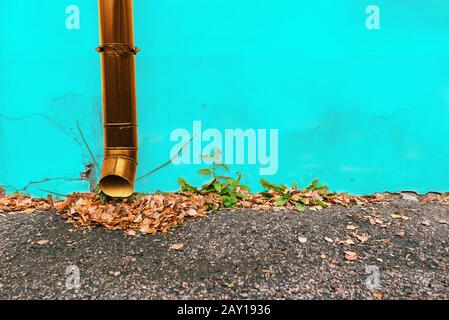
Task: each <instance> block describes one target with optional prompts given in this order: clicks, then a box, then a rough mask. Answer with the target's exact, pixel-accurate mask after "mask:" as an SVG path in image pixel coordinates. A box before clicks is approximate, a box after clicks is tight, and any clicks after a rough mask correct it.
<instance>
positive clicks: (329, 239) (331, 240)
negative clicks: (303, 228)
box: [324, 237, 334, 243]
mask: <svg viewBox="0 0 449 320" xmlns="http://www.w3.org/2000/svg"><path fill="white" fill-rule="evenodd" d="M324 240H325V241H326V242H329V243H333V242H334V240H333V239H331V238H329V237H324Z"/></svg>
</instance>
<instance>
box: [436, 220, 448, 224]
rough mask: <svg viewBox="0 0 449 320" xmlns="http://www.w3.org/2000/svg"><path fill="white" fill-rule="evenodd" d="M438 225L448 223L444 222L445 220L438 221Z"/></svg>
mask: <svg viewBox="0 0 449 320" xmlns="http://www.w3.org/2000/svg"><path fill="white" fill-rule="evenodd" d="M438 223H441V224H449V222H448V221H446V220H440V221H438Z"/></svg>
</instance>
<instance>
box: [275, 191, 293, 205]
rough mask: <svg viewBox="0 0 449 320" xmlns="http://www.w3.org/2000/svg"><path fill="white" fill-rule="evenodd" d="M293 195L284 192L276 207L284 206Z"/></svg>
mask: <svg viewBox="0 0 449 320" xmlns="http://www.w3.org/2000/svg"><path fill="white" fill-rule="evenodd" d="M291 197H292V195H291V194H290V193H287V194H284V195H283V196H282V197H280V198H279V199H277V200H276V207H282V206H283V205H285V204H286V203H287V202H288V201H289V200H290V198H291Z"/></svg>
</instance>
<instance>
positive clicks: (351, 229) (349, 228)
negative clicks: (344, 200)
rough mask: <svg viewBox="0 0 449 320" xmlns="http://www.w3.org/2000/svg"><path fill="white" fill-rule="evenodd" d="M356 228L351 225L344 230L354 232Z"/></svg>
mask: <svg viewBox="0 0 449 320" xmlns="http://www.w3.org/2000/svg"><path fill="white" fill-rule="evenodd" d="M357 228H358V227H357V226H355V225H353V224H350V225H348V226H346V230H349V231H353V230H355V229H357Z"/></svg>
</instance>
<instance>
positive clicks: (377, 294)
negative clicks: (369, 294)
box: [373, 292, 382, 300]
mask: <svg viewBox="0 0 449 320" xmlns="http://www.w3.org/2000/svg"><path fill="white" fill-rule="evenodd" d="M373 299H374V300H382V293H380V292H374V293H373Z"/></svg>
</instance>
